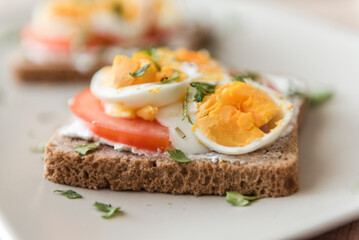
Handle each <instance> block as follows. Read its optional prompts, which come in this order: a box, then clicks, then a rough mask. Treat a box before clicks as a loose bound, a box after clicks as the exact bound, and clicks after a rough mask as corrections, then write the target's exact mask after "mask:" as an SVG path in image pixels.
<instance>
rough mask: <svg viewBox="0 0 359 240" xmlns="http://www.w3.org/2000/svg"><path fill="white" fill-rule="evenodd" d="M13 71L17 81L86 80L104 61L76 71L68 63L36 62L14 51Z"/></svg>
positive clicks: (58, 81)
mask: <svg viewBox="0 0 359 240" xmlns="http://www.w3.org/2000/svg"><path fill="white" fill-rule="evenodd" d="M11 65H12V70H13V73H14V75H15V77H16V79H18V80H19V81H22V82H31V83H73V82H87V81H89V80H90V79H91V77H92V76H93V74H94V73H95V72H96V71H97V70H98V69H100V68H101V67H103V66H104V65H105V63H98V64H97V65H95V66H94V67H92V68H91V69H89V70H88V71H86V72H81V71H78V70H77V69H76V68H75V67H74V66H72V65H71V64H70V63H61V64H54V63H49V64H36V63H33V62H31V61H29V60H28V59H26V58H25V56H23V55H22V54H21V53H14V55H13V57H12V61H11Z"/></svg>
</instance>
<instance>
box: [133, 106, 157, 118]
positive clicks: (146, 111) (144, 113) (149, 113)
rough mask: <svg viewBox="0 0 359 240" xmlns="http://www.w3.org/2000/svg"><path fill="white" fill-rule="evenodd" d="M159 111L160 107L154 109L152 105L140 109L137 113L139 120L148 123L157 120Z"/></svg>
mask: <svg viewBox="0 0 359 240" xmlns="http://www.w3.org/2000/svg"><path fill="white" fill-rule="evenodd" d="M157 111H158V107H154V106H151V105H147V106H145V107H143V108H140V109H138V110H137V111H136V115H137V117H139V118H142V119H144V120H147V121H153V120H155V117H156V114H157Z"/></svg>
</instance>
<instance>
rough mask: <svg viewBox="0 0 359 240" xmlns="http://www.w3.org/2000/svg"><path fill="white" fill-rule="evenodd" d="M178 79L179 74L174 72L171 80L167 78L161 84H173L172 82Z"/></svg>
mask: <svg viewBox="0 0 359 240" xmlns="http://www.w3.org/2000/svg"><path fill="white" fill-rule="evenodd" d="M178 78H179V74H178V72H174V73H173V74H172V76H171V77H170V78H168V79H167V78H166V77H165V78H163V79H161V82H160V84H167V83H170V82H172V81H174V80H176V79H178Z"/></svg>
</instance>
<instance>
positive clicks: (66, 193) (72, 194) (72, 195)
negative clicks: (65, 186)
mask: <svg viewBox="0 0 359 240" xmlns="http://www.w3.org/2000/svg"><path fill="white" fill-rule="evenodd" d="M54 192H59V193H61V194H62V195H64V196H66V197H67V198H68V199H75V198H82V196H81V194H78V193H77V192H75V191H74V190H55V191H54Z"/></svg>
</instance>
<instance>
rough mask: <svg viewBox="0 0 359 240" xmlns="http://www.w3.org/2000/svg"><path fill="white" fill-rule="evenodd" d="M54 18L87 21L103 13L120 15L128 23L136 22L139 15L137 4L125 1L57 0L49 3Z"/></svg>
mask: <svg viewBox="0 0 359 240" xmlns="http://www.w3.org/2000/svg"><path fill="white" fill-rule="evenodd" d="M50 6H51V8H50V9H51V12H52V13H53V14H54V16H59V17H65V18H68V19H76V20H82V21H85V20H86V21H88V20H89V17H90V16H91V15H92V14H95V13H98V12H101V11H105V12H110V13H113V14H117V15H120V16H121V18H123V19H125V20H129V21H133V20H136V19H137V18H138V15H139V6H138V3H136V2H134V1H125V0H102V1H77V0H57V1H53V2H52V3H51V5H50Z"/></svg>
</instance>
